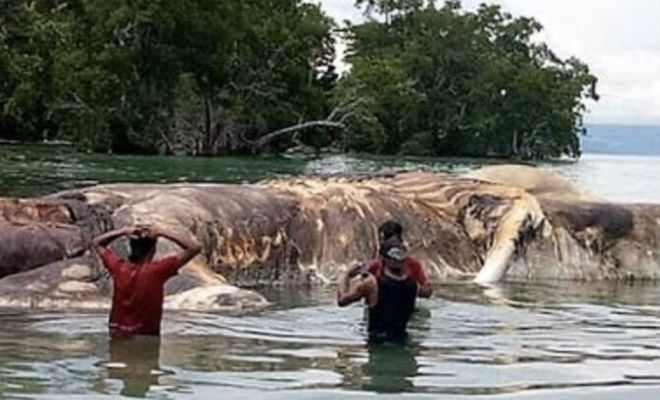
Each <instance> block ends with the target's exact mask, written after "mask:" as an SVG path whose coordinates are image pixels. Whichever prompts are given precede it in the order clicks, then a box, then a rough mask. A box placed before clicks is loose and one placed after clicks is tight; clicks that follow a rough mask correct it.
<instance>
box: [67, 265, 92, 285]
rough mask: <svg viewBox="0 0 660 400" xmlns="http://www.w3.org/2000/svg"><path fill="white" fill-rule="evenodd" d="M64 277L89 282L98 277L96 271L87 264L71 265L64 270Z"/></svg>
mask: <svg viewBox="0 0 660 400" xmlns="http://www.w3.org/2000/svg"><path fill="white" fill-rule="evenodd" d="M62 278H65V279H71V280H76V281H85V282H89V281H93V280H94V279H96V273H95V271H94V269H93V268H92V267H91V266H89V265H87V264H72V265H71V266H70V267H67V268H66V269H64V270H62Z"/></svg>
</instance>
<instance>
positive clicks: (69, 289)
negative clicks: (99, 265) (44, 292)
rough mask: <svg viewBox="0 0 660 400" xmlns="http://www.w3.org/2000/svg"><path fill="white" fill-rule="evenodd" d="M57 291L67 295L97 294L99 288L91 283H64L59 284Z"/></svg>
mask: <svg viewBox="0 0 660 400" xmlns="http://www.w3.org/2000/svg"><path fill="white" fill-rule="evenodd" d="M57 289H58V290H59V291H60V292H65V293H90V292H97V291H98V288H97V287H96V285H95V284H93V283H90V282H80V281H64V282H62V283H60V284H59V286H58V287H57Z"/></svg>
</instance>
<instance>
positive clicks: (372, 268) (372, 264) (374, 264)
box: [367, 258, 382, 274]
mask: <svg viewBox="0 0 660 400" xmlns="http://www.w3.org/2000/svg"><path fill="white" fill-rule="evenodd" d="M367 268H368V269H369V272H371V273H372V274H375V273H377V272H378V271H379V270H380V269H381V268H382V263H381V262H380V259H379V258H374V259H371V260H369V262H368V263H367Z"/></svg>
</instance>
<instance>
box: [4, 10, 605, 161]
mask: <svg viewBox="0 0 660 400" xmlns="http://www.w3.org/2000/svg"><path fill="white" fill-rule="evenodd" d="M356 5H357V6H358V7H363V9H364V11H365V14H366V15H367V16H368V18H367V21H366V22H364V23H362V24H359V25H355V26H348V27H347V28H346V29H345V30H344V34H345V35H346V39H347V40H348V41H349V44H350V46H349V51H348V54H347V57H346V60H347V62H348V63H349V64H350V70H349V72H348V73H347V74H346V75H345V76H343V77H342V78H341V79H339V80H338V79H337V78H338V77H337V74H336V73H335V71H334V67H333V60H334V57H335V42H334V37H333V32H334V30H335V25H334V23H333V21H332V20H330V19H329V18H328V17H327V16H326V15H324V14H323V12H322V11H321V10H320V8H319V6H318V5H314V4H310V2H305V1H303V0H245V1H218V0H189V1H179V0H149V1H147V0H131V1H127V0H39V1H28V0H0V137H4V138H17V139H20V140H43V139H64V140H71V141H72V142H73V143H75V144H76V145H77V146H79V147H80V148H82V149H93V150H96V151H115V152H156V151H161V152H185V153H190V154H200V155H213V154H224V153H236V152H246V151H260V150H261V149H263V148H264V146H261V145H259V146H254V143H256V142H258V141H259V139H260V138H267V139H269V141H268V146H267V147H268V148H270V149H274V150H278V151H279V150H283V149H284V148H286V147H289V146H291V144H292V143H295V144H304V145H308V146H314V147H316V148H319V147H324V146H328V145H329V144H330V143H331V142H332V141H336V140H337V139H339V142H340V144H341V146H342V147H343V148H344V149H348V150H357V151H366V152H374V153H385V154H397V153H403V154H415V155H474V156H480V155H496V156H506V157H521V158H545V157H557V156H561V155H564V154H568V155H572V156H576V155H579V140H578V136H577V135H578V132H579V131H580V129H581V117H582V114H583V113H584V111H585V107H584V100H585V99H587V98H597V96H596V94H595V92H594V88H595V83H596V78H595V77H594V76H592V75H591V74H590V72H589V69H588V68H587V66H586V65H584V64H583V63H581V62H580V61H579V60H577V59H574V58H571V59H567V60H562V59H559V58H558V57H557V56H555V55H554V54H553V53H552V51H551V50H550V49H549V48H548V47H547V46H546V45H544V44H543V43H537V42H535V41H533V40H532V38H533V37H534V35H535V34H536V33H538V32H539V31H540V30H541V26H540V24H538V23H537V22H536V21H534V20H533V19H529V18H513V17H512V16H511V15H509V14H507V13H505V12H503V11H502V10H501V9H500V8H499V7H498V6H486V5H482V6H481V7H480V8H479V9H478V10H477V11H476V12H464V11H462V10H461V6H460V3H459V2H457V1H448V2H446V3H445V4H444V5H443V6H442V7H439V8H438V7H436V6H435V5H434V4H433V2H424V1H423V0H358V1H357V2H356ZM330 116H331V117H330ZM326 119H333V120H332V121H326V122H328V123H327V124H325V125H323V124H319V125H305V126H310V127H309V128H307V130H306V131H305V134H304V135H299V134H298V133H297V132H296V131H295V130H292V131H289V130H286V129H285V130H284V131H286V132H287V134H286V135H281V136H279V135H274V136H272V140H270V139H271V136H268V133H271V132H278V131H280V130H282V128H285V127H289V126H294V125H296V124H301V123H303V122H306V121H315V120H320V121H323V120H326ZM338 121H341V122H338ZM340 123H343V124H344V125H345V128H346V129H343V130H341V131H340V132H341V133H342V134H341V135H336V133H337V128H336V127H337V124H340ZM332 124H334V125H332ZM333 126H334V128H333ZM289 132H291V133H289ZM255 149H257V150H255Z"/></svg>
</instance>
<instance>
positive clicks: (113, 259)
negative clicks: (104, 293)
mask: <svg viewBox="0 0 660 400" xmlns="http://www.w3.org/2000/svg"><path fill="white" fill-rule="evenodd" d="M135 231H136V228H135V227H132V226H125V227H123V228H119V229H115V230H112V231H109V232H106V233H103V234H101V235H99V236H97V237H95V238H94V239H92V245H91V247H92V249H94V251H96V253H97V254H98V255H99V257H100V258H101V261H102V263H103V266H104V267H105V268H106V269H107V270H108V272H110V275H114V274H115V273H117V271H118V268H119V261H120V258H119V257H118V256H117V254H115V252H114V251H112V250H111V249H109V248H108V245H110V243H112V242H113V241H115V240H117V239H118V238H120V237H121V236H124V235H130V234H132V233H133V232H135Z"/></svg>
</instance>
